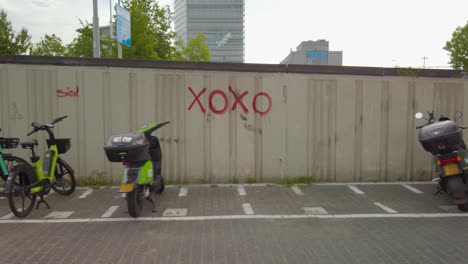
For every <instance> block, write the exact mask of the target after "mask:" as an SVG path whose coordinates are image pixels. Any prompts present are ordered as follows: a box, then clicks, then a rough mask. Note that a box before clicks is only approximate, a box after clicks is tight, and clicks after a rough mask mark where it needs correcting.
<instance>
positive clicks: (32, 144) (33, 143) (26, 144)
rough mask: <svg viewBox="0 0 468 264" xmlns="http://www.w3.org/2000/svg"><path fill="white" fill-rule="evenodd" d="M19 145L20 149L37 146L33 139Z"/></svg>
mask: <svg viewBox="0 0 468 264" xmlns="http://www.w3.org/2000/svg"><path fill="white" fill-rule="evenodd" d="M20 145H21V147H22V148H33V147H34V146H37V145H39V144H38V143H37V140H35V139H34V140H32V141H25V142H21V143H20Z"/></svg>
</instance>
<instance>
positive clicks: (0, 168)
mask: <svg viewBox="0 0 468 264" xmlns="http://www.w3.org/2000/svg"><path fill="white" fill-rule="evenodd" d="M2 153H3V149H2V146H1V145H0V176H2V177H6V176H8V174H9V173H10V172H9V171H8V168H7V166H6V164H5V161H4V160H3V155H2Z"/></svg>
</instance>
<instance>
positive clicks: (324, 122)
mask: <svg viewBox="0 0 468 264" xmlns="http://www.w3.org/2000/svg"><path fill="white" fill-rule="evenodd" d="M284 67H285V68H284ZM462 77H463V73H462V72H459V71H441V70H425V71H421V70H405V71H398V69H381V68H355V67H316V66H315V67H314V66H297V65H296V66H289V67H287V66H280V65H251V64H245V65H240V64H215V63H211V64H196V63H175V62H168V63H162V62H154V63H151V62H148V61H128V60H124V61H114V60H89V59H88V60H82V59H71V58H37V57H36V58H35V57H16V56H0V103H1V106H0V110H1V122H0V127H1V128H2V129H3V132H2V136H16V137H20V138H21V139H22V140H25V139H26V137H25V135H26V133H27V132H29V131H30V126H29V124H30V123H31V122H33V121H36V122H39V123H46V122H50V121H51V120H52V119H53V118H54V117H58V116H61V115H68V116H69V118H68V119H66V120H65V121H64V122H62V123H59V124H57V125H56V128H55V132H56V134H57V136H58V137H70V138H72V144H73V146H72V149H71V150H70V151H69V153H67V154H65V155H64V158H65V159H66V160H67V161H69V162H70V163H71V165H72V166H73V167H74V168H75V170H76V171H77V174H78V175H79V176H89V175H106V177H108V178H109V179H111V180H112V181H113V182H114V183H117V182H118V181H119V180H120V177H121V173H122V166H121V165H120V164H111V163H110V162H108V161H107V159H106V157H105V154H104V150H103V146H104V144H105V141H106V140H107V138H108V137H109V135H111V134H113V133H120V132H131V131H136V130H137V129H138V127H139V126H140V125H142V124H144V123H148V122H163V121H171V124H170V125H168V126H166V127H164V128H162V129H161V130H160V131H159V132H157V133H156V135H158V136H159V137H160V140H161V144H162V149H163V174H164V175H165V177H166V178H167V179H169V180H171V181H172V182H230V181H231V182H232V181H235V180H238V181H245V180H246V179H247V178H255V179H256V180H257V181H266V182H271V181H276V180H279V179H282V178H288V177H297V176H313V177H315V179H316V180H318V181H332V182H333V181H339V182H344V181H346V182H347V181H399V180H429V179H431V171H430V169H431V166H430V162H431V156H430V154H429V153H426V152H424V150H423V149H422V147H421V146H420V145H419V143H418V140H417V130H416V129H415V127H416V125H418V124H422V121H417V120H415V119H414V113H415V112H418V111H421V112H424V111H426V110H432V109H434V110H435V111H436V113H443V114H446V115H450V116H451V117H453V115H454V114H455V112H456V111H463V112H466V113H468V111H467V110H468V109H467V108H468V104H467V103H465V102H466V101H467V100H468V98H467V96H468V92H466V89H468V79H463V78H462ZM462 119H463V120H460V121H459V122H460V123H465V124H466V123H468V116H464V117H463V118H462ZM36 135H37V136H36V137H37V138H38V139H39V142H41V143H42V142H44V144H40V145H41V147H40V150H41V151H44V149H45V138H46V137H45V135H44V134H39V135H38V134H36ZM15 152H16V153H17V154H20V155H21V156H23V157H27V156H28V155H29V153H27V152H26V151H24V150H20V149H17V150H15Z"/></svg>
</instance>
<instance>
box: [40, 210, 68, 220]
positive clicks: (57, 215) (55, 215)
mask: <svg viewBox="0 0 468 264" xmlns="http://www.w3.org/2000/svg"><path fill="white" fill-rule="evenodd" d="M74 212H75V211H53V212H52V213H50V214H48V215H47V216H46V217H44V218H45V219H65V218H68V217H70V215H72V214H73V213H74Z"/></svg>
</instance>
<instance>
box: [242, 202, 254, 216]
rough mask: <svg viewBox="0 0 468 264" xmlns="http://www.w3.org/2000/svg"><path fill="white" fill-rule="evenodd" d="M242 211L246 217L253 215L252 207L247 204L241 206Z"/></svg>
mask: <svg viewBox="0 0 468 264" xmlns="http://www.w3.org/2000/svg"><path fill="white" fill-rule="evenodd" d="M242 209H243V210H244V213H245V214H247V215H253V214H254V211H253V209H252V206H250V204H249V203H243V204H242Z"/></svg>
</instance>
